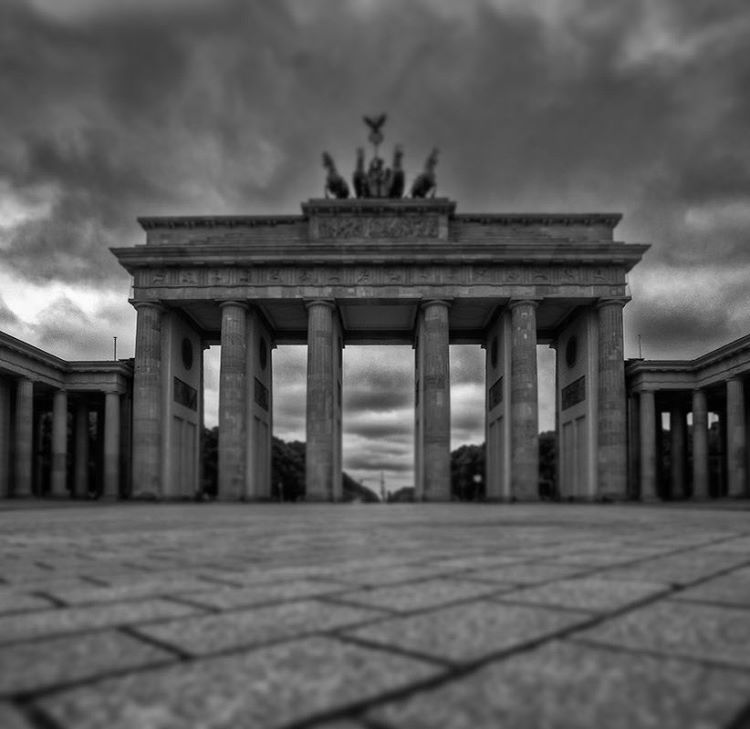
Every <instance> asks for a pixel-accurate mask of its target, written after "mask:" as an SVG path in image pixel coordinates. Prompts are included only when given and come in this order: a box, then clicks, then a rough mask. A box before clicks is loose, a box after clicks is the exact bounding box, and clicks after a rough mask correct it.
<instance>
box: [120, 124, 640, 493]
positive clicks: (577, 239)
mask: <svg viewBox="0 0 750 729" xmlns="http://www.w3.org/2000/svg"><path fill="white" fill-rule="evenodd" d="M371 121H372V120H368V123H369V122H371ZM376 121H377V120H376ZM371 126H372V124H371ZM373 133H374V134H376V139H379V138H378V137H377V129H374V130H373ZM372 138H373V137H372V135H371V139H372ZM400 158H401V153H400V150H398V149H397V151H396V156H395V158H394V165H393V168H392V169H389V170H385V168H384V167H383V165H382V160H380V159H379V158H378V157H377V144H376V155H375V158H374V160H373V162H372V163H371V164H370V168H369V171H367V172H365V171H364V169H363V166H362V157H361V154H360V160H359V163H358V169H357V171H356V172H355V175H354V188H355V192H356V195H357V197H355V198H348V186H347V185H346V183H345V182H344V181H343V179H342V178H341V177H340V176H339V175H338V173H337V172H336V169H335V165H334V164H333V161H332V160H331V158H330V157H328V156H327V155H325V164H326V167H327V168H328V178H327V193H330V194H332V195H333V197H326V198H322V199H313V200H310V201H308V202H307V203H304V204H303V205H302V212H301V214H300V215H283V216H282V215H274V216H264V215H253V216H218V217H214V216H210V217H156V218H153V217H150V218H142V219H140V223H141V225H142V227H143V229H144V230H145V233H146V241H145V244H144V245H138V246H135V247H131V248H118V249H115V250H114V251H113V252H114V254H115V255H116V256H117V258H118V260H119V261H120V263H121V264H122V265H123V266H124V267H125V268H126V269H127V270H128V272H129V273H130V274H131V275H132V277H133V294H132V304H133V306H134V307H135V308H136V310H137V333H136V351H135V370H134V385H133V388H134V389H133V484H134V493H135V494H141V495H148V494H150V495H152V496H155V497H158V498H180V497H184V496H192V495H193V494H194V493H195V492H196V491H197V490H198V486H199V473H200V468H199V466H200V464H199V453H200V447H199V443H200V429H201V425H202V418H203V413H202V409H203V364H202V362H203V357H202V354H203V350H204V348H206V347H207V346H208V345H210V344H216V343H220V344H221V370H220V394H219V464H218V467H219V491H218V496H219V498H220V499H226V500H262V499H268V498H270V496H271V431H272V399H273V382H272V367H271V357H272V350H273V348H274V346H275V345H276V344H286V343H297V344H299V343H306V344H307V423H306V427H307V464H306V499H307V500H309V501H331V500H334V501H335V500H338V499H340V497H341V492H342V480H341V476H342V468H341V464H342V437H341V410H342V408H341V403H342V387H344V386H345V384H346V383H345V382H343V381H342V349H343V347H344V346H346V344H371V343H378V344H405V343H408V344H411V345H413V347H414V352H415V374H414V383H415V446H414V457H415V460H414V463H415V498H416V499H418V500H423V501H446V500H449V499H450V371H449V356H448V354H449V345H450V344H451V343H461V344H481V345H482V346H483V347H484V348H485V350H486V405H485V408H486V409H485V414H486V443H487V465H486V475H485V489H486V497H487V499H489V500H497V501H511V500H534V499H536V498H538V410H537V356H536V347H537V344H538V343H547V344H549V345H550V346H552V347H553V348H555V350H556V353H557V355H556V357H557V368H556V371H557V375H556V380H557V382H556V387H555V391H556V413H557V416H556V417H557V427H558V433H559V435H560V438H559V442H560V449H559V450H560V468H559V474H560V483H559V489H560V493H561V494H562V495H563V496H569V497H573V498H578V499H584V500H585V499H588V500H594V499H624V498H626V495H627V475H626V474H627V453H626V450H627V426H626V395H625V377H624V360H623V331H622V310H623V306H624V305H625V304H626V302H627V301H628V297H627V293H626V280H625V276H626V273H627V272H628V270H630V268H632V266H634V265H635V264H636V263H637V262H638V261H639V260H640V258H641V256H642V254H643V253H644V251H645V250H646V249H647V246H645V245H634V244H626V243H624V242H621V241H617V240H615V239H614V235H613V232H614V229H615V227H616V225H617V223H618V222H619V220H620V216H619V215H618V214H610V213H592V214H507V213H483V214H474V213H470V214H466V213H457V212H456V204H455V203H454V202H452V201H451V200H448V199H446V198H442V197H430V196H429V195H430V193H431V192H434V166H435V161H436V156H435V154H434V153H433V155H431V156H430V159H428V164H427V166H426V169H425V172H424V173H422V175H420V176H419V177H418V178H417V179H416V180H415V182H414V185H413V186H412V190H411V193H412V196H411V197H410V198H403V197H402V196H401V194H400V193H401V192H402V189H399V186H400V187H401V188H402V187H403V173H402V172H401V169H400ZM358 175H359V177H358ZM399 180H400V181H399Z"/></svg>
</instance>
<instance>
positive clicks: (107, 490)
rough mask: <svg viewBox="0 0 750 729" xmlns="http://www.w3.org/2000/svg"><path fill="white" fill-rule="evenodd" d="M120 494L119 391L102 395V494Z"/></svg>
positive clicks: (113, 495) (106, 495)
mask: <svg viewBox="0 0 750 729" xmlns="http://www.w3.org/2000/svg"><path fill="white" fill-rule="evenodd" d="M119 495H120V393H119V392H107V393H105V395H104V490H103V493H102V496H105V497H110V498H117V497H118V496H119Z"/></svg>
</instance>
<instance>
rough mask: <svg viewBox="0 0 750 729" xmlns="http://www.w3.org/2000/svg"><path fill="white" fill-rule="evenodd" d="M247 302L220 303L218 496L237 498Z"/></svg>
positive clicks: (241, 482) (241, 483)
mask: <svg viewBox="0 0 750 729" xmlns="http://www.w3.org/2000/svg"><path fill="white" fill-rule="evenodd" d="M246 359H247V305H246V304H244V303H242V302H238V301H225V302H223V303H222V304H221V371H220V374H219V494H218V496H219V498H220V499H222V500H226V501H238V500H240V499H242V498H243V496H244V492H245V433H246V428H247V423H246V411H247V403H246V398H247V378H246V373H245V369H246Z"/></svg>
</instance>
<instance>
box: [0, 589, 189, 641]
mask: <svg viewBox="0 0 750 729" xmlns="http://www.w3.org/2000/svg"><path fill="white" fill-rule="evenodd" d="M198 612H200V611H199V610H198V609H197V608H191V607H188V606H187V605H180V604H178V603H176V602H170V601H168V600H158V599H156V600H143V601H141V602H127V603H124V602H123V603H113V604H109V605H93V606H86V607H74V608H58V609H56V610H43V611H38V612H33V613H27V614H19V615H6V616H4V617H0V643H13V642H17V641H22V640H29V639H31V638H39V637H42V636H48V635H56V634H61V633H73V632H76V631H80V630H95V629H96V628H106V627H110V626H113V625H129V624H132V623H140V622H144V621H148V620H158V619H159V618H175V617H179V616H182V615H191V614H195V613H198Z"/></svg>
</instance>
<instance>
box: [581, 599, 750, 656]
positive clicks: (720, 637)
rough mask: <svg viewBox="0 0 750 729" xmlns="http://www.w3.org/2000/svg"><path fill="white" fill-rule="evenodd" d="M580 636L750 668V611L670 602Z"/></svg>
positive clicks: (618, 619)
mask: <svg viewBox="0 0 750 729" xmlns="http://www.w3.org/2000/svg"><path fill="white" fill-rule="evenodd" d="M577 637H579V638H581V639H582V640H586V641H593V642H596V643H600V644H607V645H615V646H624V647H627V648H634V649H642V650H648V651H658V652H660V653H666V654H671V655H675V656H683V657H687V658H695V659H699V660H712V661H718V662H719V663H726V664H732V665H737V666H744V667H745V668H750V611H747V610H742V609H736V608H728V607H719V606H713V605H701V604H698V603H689V602H681V601H677V600H675V601H672V600H665V601H663V602H660V603H658V604H655V605H648V606H646V607H642V608H638V609H636V610H633V611H632V612H629V613H627V614H626V615H623V616H620V617H617V618H614V619H612V620H610V621H608V622H606V623H604V624H603V625H599V626H596V627H595V628H591V629H590V630H586V631H583V632H582V633H580V634H579V635H578V636H577Z"/></svg>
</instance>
